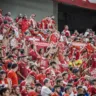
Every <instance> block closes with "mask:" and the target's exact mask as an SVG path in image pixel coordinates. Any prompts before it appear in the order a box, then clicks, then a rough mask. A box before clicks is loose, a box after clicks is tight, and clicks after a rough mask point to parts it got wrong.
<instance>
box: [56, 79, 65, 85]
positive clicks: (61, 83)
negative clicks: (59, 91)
mask: <svg viewBox="0 0 96 96" xmlns="http://www.w3.org/2000/svg"><path fill="white" fill-rule="evenodd" d="M56 84H57V85H59V86H62V87H63V80H62V79H57V80H56Z"/></svg>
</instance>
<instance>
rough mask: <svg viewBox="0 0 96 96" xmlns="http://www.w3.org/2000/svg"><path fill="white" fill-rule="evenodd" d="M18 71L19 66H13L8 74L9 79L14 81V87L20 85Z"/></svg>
mask: <svg viewBox="0 0 96 96" xmlns="http://www.w3.org/2000/svg"><path fill="white" fill-rule="evenodd" d="M17 70H18V65H17V64H13V65H12V69H11V70H10V71H9V72H8V74H7V76H8V78H10V79H11V81H12V86H14V85H18V77H17V74H16V72H17Z"/></svg>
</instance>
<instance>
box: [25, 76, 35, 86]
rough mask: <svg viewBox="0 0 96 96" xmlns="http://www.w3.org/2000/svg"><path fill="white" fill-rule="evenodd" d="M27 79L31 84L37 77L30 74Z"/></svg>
mask: <svg viewBox="0 0 96 96" xmlns="http://www.w3.org/2000/svg"><path fill="white" fill-rule="evenodd" d="M25 80H26V82H27V83H28V84H31V83H34V82H35V78H34V77H33V76H31V75H28V76H27V78H26V79H25Z"/></svg>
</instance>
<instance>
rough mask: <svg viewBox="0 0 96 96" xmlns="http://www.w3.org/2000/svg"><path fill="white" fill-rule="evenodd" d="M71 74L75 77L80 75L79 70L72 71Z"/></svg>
mask: <svg viewBox="0 0 96 96" xmlns="http://www.w3.org/2000/svg"><path fill="white" fill-rule="evenodd" d="M73 73H74V74H75V75H77V76H79V75H80V71H79V69H76V68H75V69H73Z"/></svg>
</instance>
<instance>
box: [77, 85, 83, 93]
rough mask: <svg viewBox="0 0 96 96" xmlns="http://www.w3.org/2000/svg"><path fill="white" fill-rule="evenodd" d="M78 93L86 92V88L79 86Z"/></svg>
mask: <svg viewBox="0 0 96 96" xmlns="http://www.w3.org/2000/svg"><path fill="white" fill-rule="evenodd" d="M77 92H78V94H84V88H83V87H82V86H78V87H77Z"/></svg>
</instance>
